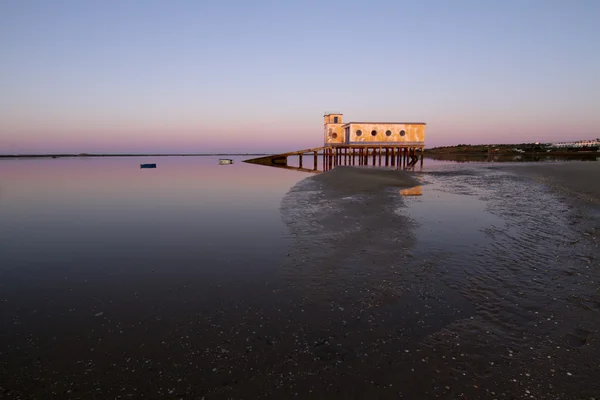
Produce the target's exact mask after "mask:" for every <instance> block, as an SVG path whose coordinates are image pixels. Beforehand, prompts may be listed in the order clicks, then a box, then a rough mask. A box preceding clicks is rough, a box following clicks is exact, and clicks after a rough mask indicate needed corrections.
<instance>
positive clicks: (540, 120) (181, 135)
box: [0, 0, 600, 153]
mask: <svg viewBox="0 0 600 400" xmlns="http://www.w3.org/2000/svg"><path fill="white" fill-rule="evenodd" d="M598 21H600V2H599V1H592V0H589V1H569V2H568V1H553V0H547V1H534V0H522V1H501V2H500V1H498V2H496V1H483V0H482V1H461V0H457V1H411V2H409V1H377V0H374V1H371V0H370V1H291V0H285V1H284V0H281V1H262V0H256V1H233V0H229V1H228V0H220V1H202V0H197V1H166V0H165V1H152V0H144V1H141V0H140V1H134V0H130V1H113V0H108V1H63V0H52V1H50V0H48V1H22V0H18V1H17V0H4V1H2V2H0V54H2V62H1V63H0V153H25V152H30V153H40V152H51V151H76V152H130V151H133V152H146V151H156V152H190V153H196V152H212V151H233V152H238V151H240V152H244V151H280V150H281V151H286V150H293V149H296V148H304V147H314V146H318V145H319V144H320V143H321V142H322V115H323V112H324V111H328V110H340V111H341V112H343V113H344V118H345V120H374V121H376V120H386V121H388V120H392V121H423V122H426V123H427V124H428V126H427V133H426V141H427V144H428V145H429V146H435V145H447V144H458V143H503V142H504V143H506V142H509V143H510V142H524V141H537V140H541V141H552V140H568V139H580V138H595V137H598V136H600V133H599V132H598V126H600V112H599V110H600V72H599V71H600V40H599V38H600V24H599V23H598Z"/></svg>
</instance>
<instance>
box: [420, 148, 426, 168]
mask: <svg viewBox="0 0 600 400" xmlns="http://www.w3.org/2000/svg"><path fill="white" fill-rule="evenodd" d="M424 154H425V148H424V147H421V168H423V155H424Z"/></svg>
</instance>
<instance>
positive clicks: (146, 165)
mask: <svg viewBox="0 0 600 400" xmlns="http://www.w3.org/2000/svg"><path fill="white" fill-rule="evenodd" d="M140 168H156V164H140Z"/></svg>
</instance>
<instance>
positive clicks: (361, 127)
mask: <svg viewBox="0 0 600 400" xmlns="http://www.w3.org/2000/svg"><path fill="white" fill-rule="evenodd" d="M324 125H325V145H326V146H331V145H333V146H336V145H341V146H349V147H352V146H365V145H368V146H377V145H379V146H381V147H416V148H423V147H424V146H425V123H424V122H347V123H344V122H342V114H340V113H329V114H325V116H324Z"/></svg>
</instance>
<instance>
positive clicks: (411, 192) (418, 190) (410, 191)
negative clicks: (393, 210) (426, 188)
mask: <svg viewBox="0 0 600 400" xmlns="http://www.w3.org/2000/svg"><path fill="white" fill-rule="evenodd" d="M400 194H401V195H402V196H421V195H422V194H423V187H422V186H413V187H411V188H407V189H401V190H400Z"/></svg>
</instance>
